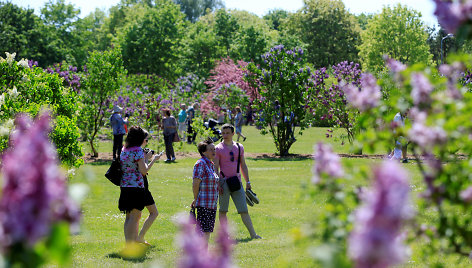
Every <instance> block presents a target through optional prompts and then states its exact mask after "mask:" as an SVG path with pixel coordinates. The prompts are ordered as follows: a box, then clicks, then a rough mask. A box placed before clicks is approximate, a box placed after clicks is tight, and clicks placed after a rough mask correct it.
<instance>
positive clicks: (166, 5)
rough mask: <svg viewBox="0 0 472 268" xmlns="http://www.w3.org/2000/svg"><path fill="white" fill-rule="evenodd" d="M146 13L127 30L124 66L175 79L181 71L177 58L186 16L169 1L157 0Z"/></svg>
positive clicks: (122, 43) (135, 71) (125, 30)
mask: <svg viewBox="0 0 472 268" xmlns="http://www.w3.org/2000/svg"><path fill="white" fill-rule="evenodd" d="M144 12H145V13H144V14H143V15H141V16H139V17H137V18H136V20H133V21H130V22H129V23H128V24H126V27H125V29H124V32H123V38H122V39H121V40H120V45H121V49H122V56H123V62H124V66H125V67H126V69H127V70H128V71H129V72H130V73H145V74H158V75H160V76H162V77H164V78H167V79H174V78H176V77H177V76H178V75H179V72H180V71H179V69H178V68H177V67H178V65H177V59H178V51H179V49H180V41H181V39H182V38H183V35H184V25H185V23H184V18H183V14H182V13H181V12H180V10H179V7H178V6H177V5H175V4H174V3H172V2H171V1H170V0H162V1H158V2H157V4H156V6H155V7H152V8H146V9H145V10H144Z"/></svg>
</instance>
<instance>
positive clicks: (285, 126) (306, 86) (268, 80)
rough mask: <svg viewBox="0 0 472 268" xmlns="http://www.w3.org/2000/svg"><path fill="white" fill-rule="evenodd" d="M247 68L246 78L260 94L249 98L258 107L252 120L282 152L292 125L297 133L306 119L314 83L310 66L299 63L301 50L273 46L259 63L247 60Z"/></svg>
mask: <svg viewBox="0 0 472 268" xmlns="http://www.w3.org/2000/svg"><path fill="white" fill-rule="evenodd" d="M247 69H248V71H249V74H248V76H247V77H246V78H247V80H248V82H249V83H250V85H251V86H252V87H254V88H258V89H259V94H260V98H258V99H255V100H254V101H253V103H254V106H255V107H254V108H255V110H256V111H259V114H258V115H257V117H258V119H259V120H257V122H256V124H257V126H258V127H261V133H262V134H267V133H270V134H271V135H272V138H273V139H274V143H275V146H276V148H277V151H278V153H279V154H280V155H281V156H286V155H288V154H289V149H290V147H291V146H292V144H293V143H294V142H295V141H296V139H295V136H294V134H295V128H296V127H299V128H300V129H299V133H301V132H302V130H303V129H304V128H306V127H307V126H308V122H309V121H308V118H309V116H307V112H306V110H305V105H306V100H307V98H308V96H310V95H311V94H313V89H314V87H313V86H312V81H311V80H310V79H309V78H310V77H311V76H312V73H311V71H310V68H309V67H304V66H303V50H301V49H298V50H295V49H294V50H287V49H285V48H284V47H283V46H282V45H280V46H275V47H273V48H272V49H271V50H270V51H269V52H268V53H266V54H265V55H264V56H263V63H262V64H261V65H256V64H255V63H250V64H249V65H248V66H247Z"/></svg>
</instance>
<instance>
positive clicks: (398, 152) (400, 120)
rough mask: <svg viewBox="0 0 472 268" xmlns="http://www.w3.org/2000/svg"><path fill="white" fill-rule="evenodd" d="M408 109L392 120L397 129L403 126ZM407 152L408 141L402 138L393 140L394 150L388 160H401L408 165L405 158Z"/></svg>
mask: <svg viewBox="0 0 472 268" xmlns="http://www.w3.org/2000/svg"><path fill="white" fill-rule="evenodd" d="M408 112H409V109H406V110H405V111H404V112H398V113H397V114H396V115H395V117H394V118H393V122H395V123H396V124H397V125H398V127H404V126H405V119H406V118H407V116H408ZM407 151H408V141H407V140H406V139H405V137H403V136H399V137H398V138H397V139H396V140H395V148H394V149H393V151H392V152H391V153H390V154H389V158H390V159H396V160H400V159H402V163H408V157H407Z"/></svg>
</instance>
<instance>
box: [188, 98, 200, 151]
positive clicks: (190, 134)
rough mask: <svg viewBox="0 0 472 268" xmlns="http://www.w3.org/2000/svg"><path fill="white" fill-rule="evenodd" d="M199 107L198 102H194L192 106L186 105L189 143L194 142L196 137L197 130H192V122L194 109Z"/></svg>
mask: <svg viewBox="0 0 472 268" xmlns="http://www.w3.org/2000/svg"><path fill="white" fill-rule="evenodd" d="M198 107H199V104H198V102H195V103H194V104H193V105H192V106H190V107H188V109H187V143H188V144H191V143H193V142H195V138H196V137H197V132H195V131H193V128H192V123H193V119H194V118H195V112H196V111H195V110H197V109H198Z"/></svg>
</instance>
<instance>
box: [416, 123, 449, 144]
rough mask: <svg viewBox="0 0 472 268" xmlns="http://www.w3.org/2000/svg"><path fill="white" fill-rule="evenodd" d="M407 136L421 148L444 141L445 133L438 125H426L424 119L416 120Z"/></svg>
mask: <svg viewBox="0 0 472 268" xmlns="http://www.w3.org/2000/svg"><path fill="white" fill-rule="evenodd" d="M408 137H409V138H410V140H411V141H412V142H415V143H416V144H418V145H419V146H420V147H421V148H431V147H433V146H434V145H437V144H443V143H444V142H446V139H447V134H446V132H445V131H444V130H443V129H442V128H441V127H439V126H435V127H428V126H426V125H425V121H424V120H416V121H415V122H414V123H413V125H412V127H411V129H410V130H409V132H408Z"/></svg>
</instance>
